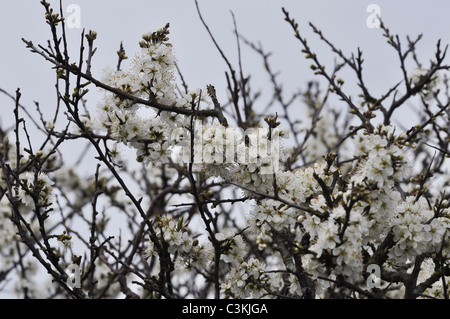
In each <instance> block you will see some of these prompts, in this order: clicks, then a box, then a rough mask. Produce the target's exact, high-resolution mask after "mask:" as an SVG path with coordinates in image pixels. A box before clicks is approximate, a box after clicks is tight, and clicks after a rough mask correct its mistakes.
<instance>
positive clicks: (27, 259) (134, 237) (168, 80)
mask: <svg viewBox="0 0 450 319" xmlns="http://www.w3.org/2000/svg"><path fill="white" fill-rule="evenodd" d="M41 4H42V6H43V9H44V12H45V19H46V22H47V23H48V25H49V29H50V40H49V41H48V43H47V45H39V44H35V43H33V42H32V41H31V40H28V39H23V42H24V44H25V45H26V47H27V48H29V49H30V51H31V52H32V53H34V54H37V55H39V56H41V57H42V58H43V60H44V61H45V62H46V63H48V64H49V66H50V67H51V68H53V69H55V76H56V88H57V102H56V105H55V107H54V114H53V116H52V117H51V118H47V117H46V116H44V114H43V112H42V111H41V109H40V107H39V104H37V103H36V108H35V110H31V109H29V108H27V107H25V106H24V105H22V104H21V102H20V98H21V92H20V89H17V91H16V94H15V95H11V94H9V93H7V92H5V91H3V90H2V92H3V93H5V94H8V95H9V96H10V97H11V98H12V100H13V101H14V103H12V104H13V106H14V107H13V110H14V119H15V125H14V127H13V128H12V129H11V130H5V129H3V130H1V131H0V136H1V141H2V143H1V148H0V163H1V171H0V176H1V181H0V199H1V202H0V204H1V211H0V231H1V232H0V255H1V259H0V267H1V268H0V289H2V290H8V291H9V292H10V293H11V294H14V295H15V296H17V297H20V298H22V297H26V298H56V297H58V298H61V297H62V298H69V297H70V298H123V297H126V298H154V299H158V298H305V299H312V298H448V294H449V289H448V283H449V278H450V277H449V276H450V269H449V259H448V254H449V250H450V245H449V233H448V229H449V225H450V219H449V203H448V199H449V194H448V193H449V192H448V188H449V181H450V175H449V170H448V169H449V168H448V164H449V162H448V157H449V142H450V137H449V132H450V125H449V115H450V110H449V104H450V94H449V86H448V84H449V83H448V78H447V71H448V69H449V68H450V66H449V65H447V64H445V57H446V53H447V47H442V45H441V43H440V41H439V42H438V43H437V45H436V53H435V55H434V56H433V57H431V59H430V63H429V64H428V65H425V64H422V63H421V62H420V61H419V60H418V58H417V55H416V47H417V46H418V44H419V41H420V39H421V36H419V37H417V38H416V39H415V40H411V38H409V37H407V38H406V46H405V43H404V41H403V42H402V41H401V40H400V37H399V36H397V35H395V34H392V33H391V31H390V30H389V29H388V28H387V27H386V26H385V24H384V23H381V29H382V30H383V35H384V37H386V39H387V44H388V46H390V47H391V48H392V49H393V50H395V51H396V52H397V53H398V58H399V64H400V68H401V71H402V74H403V77H402V78H401V79H399V81H398V83H394V84H393V85H392V86H391V88H390V89H389V90H388V91H387V92H385V93H384V94H382V95H375V94H374V93H372V92H373V89H371V88H369V87H368V86H366V84H365V82H364V76H363V73H364V72H363V61H364V60H363V53H362V52H361V50H359V49H358V50H357V52H356V53H354V54H351V55H345V54H344V53H343V52H342V51H341V50H340V49H339V48H337V47H336V46H335V45H334V44H333V43H332V42H331V41H329V40H328V39H327V38H326V36H325V35H324V34H323V33H322V31H320V30H319V29H318V28H316V26H314V25H313V24H310V27H311V29H312V31H313V32H314V33H315V34H316V35H317V36H318V37H319V38H320V39H321V40H322V41H323V42H324V43H325V44H326V45H327V46H328V47H329V49H330V50H331V51H332V52H333V53H334V54H335V55H336V57H337V59H336V61H337V62H336V64H335V65H333V66H325V65H323V64H322V63H321V57H320V56H319V55H318V54H316V53H315V52H314V49H313V48H312V47H311V46H310V45H309V44H308V42H307V40H306V38H305V37H304V36H303V35H302V32H301V30H299V28H298V24H297V23H296V21H295V20H294V19H293V18H292V17H291V16H290V15H289V12H288V11H287V10H285V9H283V14H284V17H285V20H286V23H287V27H289V28H290V29H291V31H293V37H292V39H293V41H298V45H299V47H300V48H301V50H302V52H303V54H304V57H305V58H306V59H308V60H309V61H311V69H312V70H313V73H314V74H315V75H316V76H317V77H319V78H322V80H324V82H325V83H326V86H325V88H323V85H322V84H320V83H323V81H322V82H321V81H318V80H312V81H310V82H308V85H307V87H306V88H304V89H301V90H298V91H297V92H295V93H294V94H292V95H289V94H286V92H285V91H284V90H283V85H282V83H280V82H279V78H278V77H277V74H276V72H274V71H273V70H272V68H271V64H270V58H269V57H270V54H269V53H267V52H265V51H264V50H263V48H262V47H261V46H260V45H256V44H254V43H252V42H251V41H248V40H247V39H245V38H243V37H242V36H241V35H240V34H239V32H238V30H237V28H236V25H235V34H236V39H237V43H238V44H239V45H247V46H249V47H250V48H252V49H253V51H254V52H255V54H256V55H257V56H259V57H260V58H261V61H262V65H263V67H264V69H265V71H266V72H267V74H268V77H269V79H270V84H271V87H272V89H273V94H272V98H271V100H270V103H269V104H268V106H267V107H265V108H261V107H259V106H258V105H261V102H260V100H259V98H260V95H259V93H258V92H255V91H253V89H252V87H251V81H250V77H249V76H246V75H244V73H243V71H242V70H243V69H242V65H241V60H240V59H239V65H238V66H237V67H236V66H234V65H233V64H232V63H231V62H230V61H229V60H228V58H227V57H226V55H225V54H224V53H223V51H222V49H221V48H220V46H219V45H218V43H217V41H216V40H215V38H214V36H213V34H212V33H211V31H210V30H209V28H208V26H207V24H206V22H205V21H204V19H203V17H202V15H201V12H200V9H199V8H198V5H197V9H198V13H199V17H200V19H201V21H202V22H203V24H204V26H205V29H206V30H207V32H208V33H209V35H210V36H211V39H212V41H213V44H214V45H215V46H216V47H217V49H218V51H219V53H220V54H221V57H222V58H223V59H224V61H225V62H226V65H227V67H228V69H227V70H226V73H225V74H226V80H227V83H228V86H227V87H225V88H221V90H224V92H226V93H227V96H228V100H226V101H219V98H218V95H217V94H216V87H215V86H214V85H213V84H208V83H205V87H204V88H200V89H191V88H190V87H189V86H188V84H187V83H185V81H184V79H183V77H182V75H181V73H180V72H179V69H178V66H177V62H176V58H175V56H174V53H173V50H172V44H171V43H170V40H169V27H170V26H169V24H167V25H165V26H164V27H162V28H161V29H159V30H157V31H155V32H148V33H144V34H143V35H142V41H141V42H139V43H138V44H137V45H136V51H137V53H136V54H135V55H134V57H133V58H132V59H130V60H129V64H127V65H126V66H125V65H124V63H123V61H124V60H126V59H128V57H127V53H126V51H125V49H124V47H123V46H122V45H120V47H119V50H118V51H117V54H118V63H117V66H115V67H114V68H111V69H110V70H108V71H106V72H105V73H104V74H103V75H102V76H98V75H96V74H93V73H92V72H91V65H92V63H93V62H94V61H95V53H96V50H97V48H96V47H95V40H96V36H97V34H96V32H95V31H89V32H86V33H85V32H84V31H83V33H82V35H81V43H80V46H79V50H78V51H77V52H69V49H68V45H67V38H66V26H65V21H64V17H63V11H62V10H61V9H60V10H59V12H57V11H56V10H55V9H53V8H52V7H51V6H50V4H49V3H48V2H46V1H45V0H42V1H41ZM196 4H197V3H196ZM233 18H234V17H233ZM239 53H240V51H239ZM74 54H78V57H79V58H78V59H73V58H71V55H72V56H73V55H74ZM411 64H413V65H414V66H415V68H414V69H408V67H407V66H409V65H411ZM343 69H350V70H352V71H353V72H354V75H355V77H354V78H347V79H346V81H347V82H351V81H353V82H355V83H356V84H357V85H358V88H359V90H360V94H359V95H358V96H357V97H353V98H352V96H350V95H349V94H348V93H346V88H345V85H344V80H343V79H341V78H340V77H339V74H340V72H342V70H343ZM93 87H97V88H100V89H101V90H102V91H103V92H104V96H103V98H102V99H101V100H100V101H95V103H94V104H92V103H91V102H90V101H89V102H88V100H87V97H88V96H89V90H90V89H92V88H93ZM331 96H336V97H338V99H337V102H333V103H331V101H330V97H331ZM407 103H414V105H416V107H417V110H418V114H417V117H418V119H419V121H418V122H417V124H415V125H413V126H410V127H409V126H408V127H405V125H404V123H402V121H401V114H402V111H403V109H404V108H405V106H407ZM299 105H302V106H306V108H307V109H308V112H307V113H306V114H302V116H300V117H299V116H298V113H299V112H298V109H299ZM32 130H37V131H38V132H39V133H40V134H41V135H42V136H43V138H42V141H41V142H40V143H32V142H31V141H32V139H31V138H30V134H31V133H30V132H31V131H32ZM75 141H85V142H86V143H87V144H88V145H89V146H90V147H91V148H92V149H93V150H94V152H95V155H94V158H92V159H85V158H84V156H89V154H91V153H89V152H84V151H83V150H80V152H82V153H83V154H84V156H82V157H83V158H84V160H85V162H86V161H87V162H88V163H92V172H94V173H93V174H92V176H85V175H82V173H81V172H80V171H79V170H78V169H77V168H78V166H77V165H71V164H68V163H67V159H66V156H67V155H66V156H65V154H64V152H63V151H61V146H62V145H70V144H71V143H74V142H75ZM130 152H134V154H135V156H133V157H132V158H128V157H127V156H126V155H127V154H130ZM117 229H119V232H117ZM117 234H119V235H117Z"/></svg>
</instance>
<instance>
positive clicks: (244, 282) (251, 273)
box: [222, 258, 282, 299]
mask: <svg viewBox="0 0 450 319" xmlns="http://www.w3.org/2000/svg"><path fill="white" fill-rule="evenodd" d="M281 287H282V280H281V276H280V275H279V274H277V273H271V272H268V270H267V269H266V265H265V264H264V263H262V262H261V261H259V260H258V259H255V258H250V259H249V260H248V261H247V262H242V263H241V264H239V265H237V267H234V268H232V269H231V270H230V272H229V273H228V274H227V277H226V279H225V281H224V282H223V283H222V289H223V290H224V291H225V293H226V294H227V295H229V296H232V297H233V298H238V299H241V298H251V299H254V298H263V297H270V296H271V294H270V293H271V292H273V291H278V290H279V289H280V288H281Z"/></svg>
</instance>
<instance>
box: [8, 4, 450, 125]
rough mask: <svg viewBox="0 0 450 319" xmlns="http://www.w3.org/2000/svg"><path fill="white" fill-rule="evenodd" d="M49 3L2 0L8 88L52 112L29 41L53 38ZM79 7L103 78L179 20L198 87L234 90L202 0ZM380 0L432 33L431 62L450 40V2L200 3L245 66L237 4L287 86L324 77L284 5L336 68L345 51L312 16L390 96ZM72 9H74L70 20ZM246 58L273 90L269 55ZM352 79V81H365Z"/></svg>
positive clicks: (394, 18) (45, 79) (45, 68)
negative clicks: (375, 14)
mask: <svg viewBox="0 0 450 319" xmlns="http://www.w3.org/2000/svg"><path fill="white" fill-rule="evenodd" d="M39 2H40V1H38V0H33V1H31V0H21V1H5V0H3V1H1V2H0V34H1V51H0V88H2V89H4V90H7V91H8V92H10V93H12V94H14V91H15V90H16V89H17V88H19V87H20V88H21V92H22V100H21V101H22V103H23V104H24V105H27V106H29V107H30V110H34V104H33V101H38V102H39V103H40V104H41V106H42V107H43V108H44V110H47V111H49V112H50V111H51V110H52V109H53V108H54V107H55V99H56V98H55V88H54V70H52V69H51V65H50V64H49V63H47V62H46V61H44V60H43V59H42V58H41V57H40V56H37V55H36V54H32V53H30V52H29V51H28V50H27V49H26V48H25V45H24V43H23V42H22V41H21V38H22V37H23V38H26V39H28V40H32V41H33V42H34V43H35V44H38V43H41V44H44V45H45V43H46V41H47V39H49V38H50V31H49V28H48V26H47V24H46V23H45V20H44V10H43V7H42V5H41V4H40V3H39ZM50 2H51V4H52V5H53V6H54V7H55V8H58V7H59V1H50ZM71 4H76V5H78V6H79V8H80V22H81V28H85V29H86V32H87V31H88V30H90V29H92V30H95V31H97V33H98V40H97V41H96V46H97V47H98V51H97V53H96V54H95V56H94V59H93V74H94V76H95V77H100V73H101V70H102V69H103V68H105V67H106V66H115V65H116V62H117V55H116V51H117V50H118V48H119V44H120V42H121V41H123V43H124V46H125V49H126V50H127V54H128V56H132V55H133V53H135V52H136V51H137V49H138V45H137V43H138V41H139V40H140V38H141V35H142V33H143V32H146V31H153V30H156V29H157V28H160V27H162V26H164V25H165V24H166V23H167V22H170V24H171V28H170V30H171V35H170V38H171V42H172V43H173V44H174V48H175V51H176V54H177V57H178V61H179V66H180V68H181V71H182V73H183V75H184V77H185V79H186V81H187V82H188V84H189V86H190V88H196V87H203V86H205V85H206V84H213V85H215V87H216V89H217V91H218V93H219V94H224V93H225V89H226V88H225V87H226V81H225V76H224V72H225V70H226V65H225V63H224V62H223V60H222V59H221V58H220V56H219V53H218V52H217V50H216V49H215V47H214V45H213V43H212V42H211V41H210V39H209V36H208V34H207V32H206V30H205V29H204V27H203V25H202V23H201V21H200V19H199V17H198V15H197V12H196V8H195V2H194V0H164V1H161V0H159V1H155V0H129V1H110V0H109V1H108V0H95V1H92V0H90V1H88V0H65V1H63V9H64V11H65V12H66V11H67V8H68V7H69V5H71ZM370 4H377V5H378V6H379V7H380V9H381V16H382V19H383V21H384V22H385V23H386V25H388V26H389V27H390V29H391V31H392V32H393V33H398V34H399V35H400V37H401V38H402V39H404V38H405V36H406V35H410V36H411V37H413V38H414V37H416V36H417V35H418V34H419V33H423V34H424V38H423V40H422V41H421V43H420V45H419V48H418V52H419V58H420V59H421V60H422V61H424V62H426V63H428V61H429V59H430V58H431V57H433V55H434V52H435V51H434V50H435V44H436V42H437V40H438V39H439V38H441V39H442V42H443V44H444V45H445V44H447V43H449V42H450V36H449V35H450V33H449V31H450V20H449V19H448V12H450V2H449V1H445V0H433V1H418V0H397V1H389V0H371V1H366V0H341V1H336V0H319V1H305V0H279V1H275V0H272V1H269V0H227V1H219V0H208V1H207V0H199V5H200V8H201V10H202V13H203V16H204V18H205V20H206V22H207V23H208V25H209V27H210V29H211V31H212V32H213V33H214V35H215V37H216V39H217V40H218V42H219V44H220V45H221V47H222V48H223V49H224V51H225V54H226V55H227V56H228V58H229V59H230V60H231V61H232V63H234V65H235V66H237V48H236V39H235V36H234V34H233V20H232V16H231V13H230V12H231V11H233V13H234V14H235V17H236V21H237V26H238V29H239V32H240V33H241V34H242V35H244V36H245V37H246V38H247V39H249V40H251V41H255V42H261V43H262V45H263V47H264V48H265V50H266V51H270V52H272V53H273V55H272V57H271V61H272V67H273V69H274V70H275V71H280V81H282V82H283V84H284V86H285V89H286V92H287V93H289V92H292V91H294V90H295V89H297V88H304V87H305V83H306V82H307V81H308V80H310V79H312V78H314V75H313V73H312V71H311V70H310V69H309V64H310V63H309V61H307V60H305V59H304V56H303V54H302V53H301V52H300V50H301V46H300V43H299V42H298V41H297V40H296V39H295V38H294V37H293V32H292V30H291V28H290V26H289V25H288V24H287V23H286V22H285V21H284V16H283V13H282V11H281V8H282V7H285V8H286V9H287V10H288V11H289V12H290V15H291V17H294V18H295V19H296V20H297V22H299V24H300V31H301V32H302V34H303V36H305V37H306V38H308V40H309V43H310V45H311V47H312V48H313V49H315V50H316V52H317V54H318V56H319V58H320V59H321V60H322V61H323V62H324V63H325V64H326V65H328V66H330V67H331V66H333V64H334V58H335V57H334V55H333V54H331V53H330V50H329V49H328V48H326V47H325V46H324V44H323V43H321V42H320V41H319V40H318V39H317V36H316V35H315V34H313V33H312V31H311V29H310V28H309V27H308V22H310V21H311V22H313V23H314V24H315V25H316V26H317V27H318V28H320V29H321V30H322V31H323V33H324V35H326V36H327V37H328V39H330V40H331V41H332V42H333V43H334V44H335V45H336V46H337V47H339V48H341V49H342V50H343V52H344V53H345V54H347V55H350V53H351V52H356V50H357V48H358V47H361V49H362V50H363V52H364V56H365V66H366V73H365V80H366V83H367V84H368V85H369V86H370V87H371V88H372V90H373V92H375V93H379V94H381V93H384V92H385V91H386V90H387V89H388V88H390V87H391V86H392V85H393V84H395V83H396V82H398V81H399V80H401V73H400V70H399V64H398V57H397V55H396V53H395V52H394V51H393V50H392V48H390V47H389V46H388V45H387V44H386V40H385V38H384V37H383V36H382V33H381V30H380V29H371V28H369V27H368V26H367V24H366V20H367V18H368V17H369V15H370V13H368V12H367V7H368V6H369V5H370ZM69 14H70V12H66V17H68V16H69ZM81 28H72V29H68V36H69V41H70V43H69V46H70V47H69V49H71V50H72V56H73V57H76V56H77V54H78V48H79V41H80V34H81V31H82V29H81ZM242 56H243V65H244V72H245V73H246V74H248V73H250V74H253V77H252V85H253V88H254V90H256V89H258V88H264V86H265V85H266V84H267V83H268V77H267V75H266V74H265V73H264V72H263V71H262V61H261V59H260V57H259V56H258V55H256V54H255V53H254V52H252V51H251V50H250V49H249V48H248V47H246V46H243V48H242ZM344 78H345V77H344ZM345 79H346V85H348V87H349V88H351V87H352V85H354V83H355V78H354V77H353V76H351V77H349V78H345ZM350 93H353V92H350ZM99 97H100V95H99V94H98V92H97V91H96V90H93V93H92V94H91V95H88V97H87V98H88V102H89V107H90V109H91V110H93V109H94V108H95V105H96V104H97V101H98V99H99ZM0 107H1V112H0V124H1V125H3V126H8V125H10V124H11V120H12V114H13V113H12V110H13V102H12V101H11V100H10V99H9V98H7V97H6V96H4V95H3V94H0ZM48 114H51V113H48Z"/></svg>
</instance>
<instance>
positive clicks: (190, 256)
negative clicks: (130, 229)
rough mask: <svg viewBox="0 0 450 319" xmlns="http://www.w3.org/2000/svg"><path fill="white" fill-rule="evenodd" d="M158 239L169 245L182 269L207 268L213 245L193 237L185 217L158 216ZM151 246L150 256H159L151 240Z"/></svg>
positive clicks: (148, 251)
mask: <svg viewBox="0 0 450 319" xmlns="http://www.w3.org/2000/svg"><path fill="white" fill-rule="evenodd" d="M155 231H156V236H157V238H158V240H160V241H161V242H162V243H165V244H166V245H168V252H169V253H170V254H171V255H172V256H173V257H174V258H175V256H176V257H177V258H176V260H175V265H176V266H177V268H178V269H180V270H185V269H187V270H189V269H192V268H206V266H207V264H208V261H209V260H211V258H207V257H208V255H209V252H210V251H211V247H210V246H209V243H207V244H205V245H203V244H201V243H200V242H199V240H198V239H193V236H192V234H190V231H189V229H188V227H187V225H184V224H183V219H182V218H181V219H179V220H176V219H174V218H172V217H169V216H168V215H164V216H161V217H159V218H158V225H157V228H156V229H155ZM149 242H150V246H149V248H148V249H147V251H146V254H147V256H148V257H156V256H158V251H157V249H156V247H155V243H154V242H153V241H152V240H150V241H149Z"/></svg>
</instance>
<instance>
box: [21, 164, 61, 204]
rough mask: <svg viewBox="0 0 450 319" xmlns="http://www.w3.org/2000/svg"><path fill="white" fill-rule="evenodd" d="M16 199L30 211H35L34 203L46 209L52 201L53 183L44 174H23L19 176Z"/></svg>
mask: <svg viewBox="0 0 450 319" xmlns="http://www.w3.org/2000/svg"><path fill="white" fill-rule="evenodd" d="M20 181H21V183H20V187H19V192H18V198H19V199H20V201H21V202H22V203H23V204H25V206H26V207H28V208H29V209H30V210H33V209H35V203H38V204H39V206H41V207H48V206H50V205H51V203H52V200H53V194H52V191H53V188H52V185H53V184H54V182H53V181H52V180H51V179H50V178H49V177H48V176H47V175H46V174H44V173H37V174H35V173H33V172H25V173H23V174H21V175H20Z"/></svg>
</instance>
